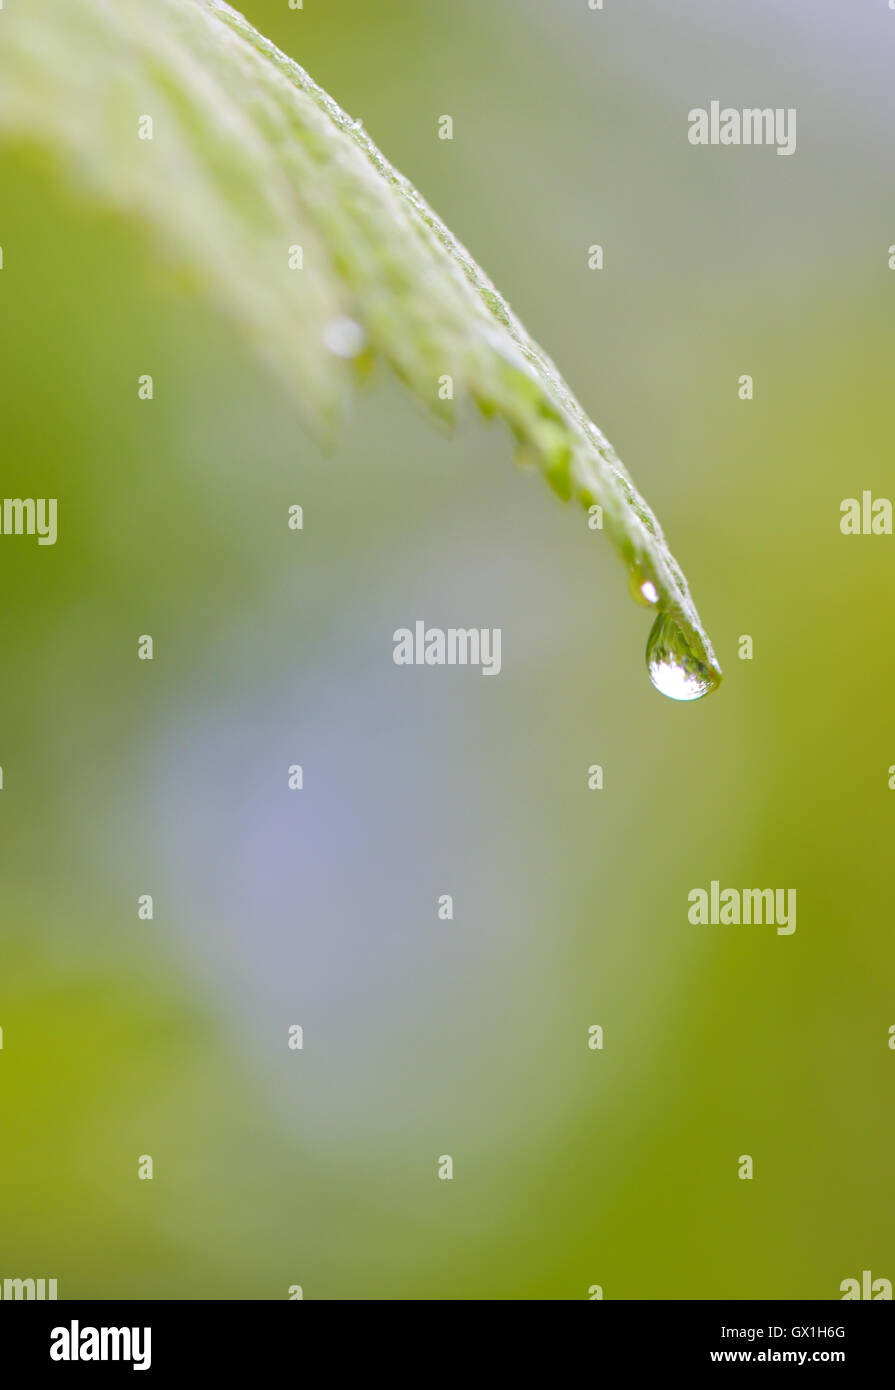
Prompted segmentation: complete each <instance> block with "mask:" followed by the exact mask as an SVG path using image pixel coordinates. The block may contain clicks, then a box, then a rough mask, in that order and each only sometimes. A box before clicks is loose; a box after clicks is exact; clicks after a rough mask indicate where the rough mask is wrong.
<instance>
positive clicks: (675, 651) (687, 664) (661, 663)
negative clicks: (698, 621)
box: [646, 613, 719, 700]
mask: <svg viewBox="0 0 895 1390" xmlns="http://www.w3.org/2000/svg"><path fill="white" fill-rule="evenodd" d="M646 665H647V670H648V671H649V678H650V680H651V681H652V683H653V685H654V686H655V687H656V689H657V690H658V691H659V692H660V694H662V695H667V696H668V698H669V700H700V699H701V698H702V696H703V695H708V694H709V692H710V691H712V690H715V689H716V687H717V686H718V684H719V677H718V676H717V675H716V673H715V672H714V671H712V670H711V669H710V668H709V667H708V666H706V665H705V664H704V662H702V661H700V660H699V659H698V657H696V656H694V655H693V652H692V651H691V650H690V646H689V644H688V642H687V639H686V637H685V636H684V634H683V632H682V631H681V628H680V625H679V623H678V622H677V621H676V620H675V619H674V618H673V617H672V616H671V614H670V613H660V614H659V616H658V618H657V619H656V621H655V622H654V623H653V626H652V631H651V632H650V635H649V639H648V641H647V644H646Z"/></svg>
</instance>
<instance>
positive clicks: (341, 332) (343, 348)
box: [323, 316, 364, 357]
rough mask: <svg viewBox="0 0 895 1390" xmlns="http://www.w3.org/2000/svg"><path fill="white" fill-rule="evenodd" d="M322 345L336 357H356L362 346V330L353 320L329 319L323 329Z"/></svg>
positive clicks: (341, 317)
mask: <svg viewBox="0 0 895 1390" xmlns="http://www.w3.org/2000/svg"><path fill="white" fill-rule="evenodd" d="M323 343H324V346H325V347H327V348H329V350H330V352H332V353H334V354H335V356H336V357H356V356H357V354H358V353H359V352H360V350H361V348H362V347H363V345H364V330H363V329H362V328H361V326H360V324H359V323H355V321H354V319H349V318H346V317H344V316H338V317H336V318H332V319H329V320H328V321H327V322H326V323H325V324H324V327H323Z"/></svg>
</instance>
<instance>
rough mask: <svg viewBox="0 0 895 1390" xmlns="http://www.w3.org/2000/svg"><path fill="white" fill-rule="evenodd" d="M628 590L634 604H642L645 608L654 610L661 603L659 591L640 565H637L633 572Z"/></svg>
mask: <svg viewBox="0 0 895 1390" xmlns="http://www.w3.org/2000/svg"><path fill="white" fill-rule="evenodd" d="M628 588H629V589H630V590H631V597H632V598H633V600H634V602H635V603H640V604H642V605H643V607H644V608H654V607H655V605H656V604H657V603H658V602H659V590H658V589H657V588H656V586H655V584H654V583H653V581H652V580H651V579H649V578H648V577H647V575H646V574H645V573H644V571H643V570H642V569H641V568H640V566H639V565H635V566H634V567H633V569H632V570H631V575H630V578H629V580H628Z"/></svg>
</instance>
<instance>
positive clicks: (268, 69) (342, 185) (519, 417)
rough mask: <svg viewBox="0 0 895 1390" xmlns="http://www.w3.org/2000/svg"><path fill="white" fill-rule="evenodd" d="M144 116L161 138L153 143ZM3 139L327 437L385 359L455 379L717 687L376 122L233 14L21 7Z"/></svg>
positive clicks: (3, 76)
mask: <svg viewBox="0 0 895 1390" xmlns="http://www.w3.org/2000/svg"><path fill="white" fill-rule="evenodd" d="M144 116H149V117H151V119H152V138H151V139H139V138H138V123H139V121H140V119H141V117H144ZM0 139H2V140H3V141H4V142H6V143H13V144H26V145H29V146H31V147H35V146H36V147H38V148H39V149H40V150H41V151H43V152H48V153H49V154H50V155H51V156H52V157H53V158H54V159H55V160H56V161H57V163H58V165H59V167H60V168H61V169H62V170H63V171H64V172H65V174H66V175H67V177H68V178H69V179H70V180H71V181H73V183H74V184H75V186H76V187H77V188H78V190H79V191H80V192H81V193H82V194H83V195H85V196H87V197H89V198H92V199H94V200H100V201H101V202H102V203H104V204H105V205H107V206H108V207H109V208H111V209H114V210H115V211H116V212H117V213H119V214H122V215H124V216H126V217H128V218H130V219H132V220H133V221H134V222H136V223H137V224H138V225H139V226H140V228H141V229H143V230H144V231H145V232H146V233H147V234H148V235H150V236H151V237H152V238H153V239H154V241H155V242H156V243H157V245H159V246H160V247H161V248H162V249H163V250H164V252H165V254H166V255H167V256H168V257H169V258H170V259H171V260H172V261H173V262H174V263H175V264H176V266H177V267H178V269H179V270H180V271H181V272H182V273H183V274H184V275H185V276H186V277H187V278H188V280H189V281H190V282H191V283H194V284H195V285H196V286H197V287H198V288H199V289H200V291H201V292H202V293H204V294H205V295H207V296H208V298H209V299H210V300H211V301H213V302H215V303H216V304H217V305H218V306H219V307H221V308H222V309H223V310H225V312H226V313H227V314H228V315H229V316H230V317H231V319H232V320H233V321H234V322H235V323H236V324H238V326H239V327H240V329H241V331H242V333H243V334H244V335H246V336H247V337H248V339H249V340H250V341H251V342H252V344H253V345H254V346H255V348H256V349H257V351H258V352H260V353H261V354H263V356H264V357H265V358H266V359H267V361H268V362H269V364H270V366H271V368H272V369H273V370H274V371H276V372H277V373H278V374H279V375H280V376H281V378H282V379H283V380H284V381H285V383H286V385H287V387H288V389H289V390H290V391H291V392H292V393H294V395H295V396H296V397H297V398H298V400H299V401H300V403H301V404H302V406H303V408H304V411H305V413H306V416H307V418H308V420H309V423H310V424H311V426H312V428H314V429H315V430H316V431H317V432H318V434H321V435H324V436H328V435H329V434H330V433H331V432H332V430H333V429H334V427H335V425H336V423H337V421H338V418H339V415H340V411H341V407H342V405H343V402H344V398H345V395H346V393H347V392H348V391H349V390H350V389H351V387H352V384H353V381H354V379H355V377H356V374H357V372H358V370H359V369H360V368H362V367H363V366H365V365H366V364H367V363H368V362H369V360H371V359H372V358H373V357H374V356H381V357H383V358H384V359H385V360H387V361H388V362H389V363H390V365H391V367H392V368H393V369H394V371H395V372H396V373H397V374H398V375H399V376H400V377H401V378H402V379H403V380H404V381H405V382H406V383H407V384H408V386H409V387H410V388H411V390H412V391H413V392H414V393H415V394H416V395H417V396H418V397H419V398H420V399H421V400H423V401H424V402H425V403H426V404H427V405H428V406H430V407H431V408H432V409H434V410H436V411H440V412H441V413H445V414H450V413H451V412H452V411H453V409H454V405H455V402H453V401H443V400H441V399H440V397H439V391H438V383H439V379H440V378H442V377H445V376H450V377H451V378H452V381H453V391H454V396H455V397H456V399H462V398H463V397H464V396H465V397H468V398H471V399H472V400H474V401H475V402H476V403H477V404H478V405H479V407H480V408H481V410H482V411H483V412H484V413H486V414H489V415H496V416H501V417H502V418H503V419H504V420H505V421H506V422H507V423H508V425H509V427H510V429H511V430H512V432H513V434H514V435H515V437H516V439H517V441H518V444H519V447H520V450H521V451H522V453H523V454H525V455H526V456H531V457H533V458H534V459H536V460H537V462H538V464H539V465H540V467H541V469H542V470H543V472H544V475H545V477H546V479H547V481H548V482H549V483H550V485H551V487H552V488H553V489H554V490H555V491H556V492H557V493H558V494H559V495H560V496H561V497H563V498H570V497H574V498H576V499H577V500H578V501H579V502H580V503H582V504H583V505H584V506H586V507H590V506H592V505H594V504H596V505H599V506H600V507H601V508H602V521H603V529H605V531H606V532H607V534H608V535H609V536H610V537H611V539H612V541H613V542H614V543H615V545H616V546H617V548H618V550H619V551H620V553H621V555H622V557H623V559H624V561H625V563H626V564H627V565H628V567H629V568H630V569H632V570H634V571H635V572H636V574H637V580H638V586H639V584H640V582H641V581H643V582H644V583H646V584H647V585H652V586H654V588H655V591H656V594H657V596H658V604H657V607H658V609H659V610H660V611H661V612H662V613H666V614H670V615H671V616H672V617H673V619H674V620H675V622H676V624H677V625H678V627H679V629H680V634H681V638H682V641H683V642H684V644H685V648H686V649H689V654H690V658H691V660H692V662H693V663H694V664H695V667H696V668H698V669H699V670H701V671H703V672H704V673H705V675H706V678H707V684H708V686H709V688H713V687H714V685H716V684H717V682H718V680H720V675H721V671H720V667H719V666H718V662H717V660H716V658H715V655H714V652H713V651H712V648H711V645H710V643H709V640H708V637H707V635H706V633H705V631H704V630H703V627H702V624H701V623H700V620H699V616H698V614H697V612H696V609H695V607H694V605H693V602H692V600H691V598H690V595H689V591H688V588H687V584H686V581H685V579H684V576H683V574H682V573H681V570H680V568H679V566H678V565H677V563H676V561H675V560H674V557H673V556H672V554H671V552H670V550H669V548H668V545H667V543H666V541H665V538H664V536H663V534H662V530H661V528H660V526H659V524H658V522H657V521H656V518H655V516H654V515H653V513H652V512H651V510H650V508H649V507H648V506H647V504H646V502H645V501H644V499H643V498H642V497H641V496H640V494H639V493H638V492H637V490H636V488H635V487H634V484H633V483H632V481H631V478H630V476H629V474H628V472H627V470H626V469H625V468H624V466H623V465H622V463H621V462H620V460H619V459H618V457H617V456H616V454H615V452H614V450H613V449H612V447H611V445H610V444H609V443H608V441H607V440H606V439H605V438H604V436H603V435H602V434H601V433H600V431H599V429H598V428H597V426H596V425H595V424H594V423H593V421H592V420H590V419H589V418H588V416H587V414H586V413H585V411H584V410H583V409H582V407H581V406H580V405H579V403H578V401H577V400H576V399H575V397H574V396H573V395H572V393H571V391H570V390H569V388H568V386H567V385H566V383H565V382H564V381H563V379H562V377H561V376H560V374H559V372H558V371H557V369H556V367H555V366H554V364H553V363H552V362H551V360H550V359H549V358H548V357H547V356H546V354H545V353H544V352H543V351H542V349H541V348H540V347H539V346H538V345H537V343H535V342H533V341H532V339H531V338H530V337H529V335H528V334H527V332H526V331H525V329H524V327H523V326H522V324H521V323H520V322H519V320H518V319H517V318H516V316H515V315H514V314H513V312H512V310H511V309H510V307H509V305H508V304H507V303H506V301H505V300H504V299H503V298H502V297H501V296H500V294H498V292H497V290H496V289H495V288H494V285H493V284H492V283H491V281H490V280H489V279H488V277H487V276H486V275H485V274H484V272H483V271H482V270H481V269H480V268H479V266H478V265H477V264H476V263H475V261H474V260H473V259H472V257H471V256H470V255H469V252H468V251H467V250H466V249H465V248H464V247H463V246H461V245H460V243H459V242H458V241H457V240H456V238H455V237H454V236H453V235H452V233H451V232H450V231H449V230H448V228H447V227H446V226H445V225H444V223H443V222H441V221H440V219H439V218H438V217H436V215H435V213H434V212H433V211H432V210H431V208H430V207H429V206H428V204H427V203H426V202H425V201H424V200H423V198H422V197H421V196H420V194H419V193H418V192H417V191H416V189H415V188H414V187H413V186H412V185H411V184H410V183H409V182H408V181H407V179H405V178H404V177H403V176H402V175H401V174H399V173H398V172H397V171H396V170H395V169H393V168H392V166H391V165H390V164H389V163H388V161H387V160H386V159H385V158H384V156H383V155H382V154H381V153H380V151H379V150H378V149H377V148H376V146H375V145H374V144H373V142H372V141H371V140H370V139H369V137H368V136H367V134H366V133H365V131H364V130H363V128H362V126H361V124H360V122H357V121H352V120H351V118H350V117H349V116H347V115H346V114H345V112H344V111H342V110H341V109H340V108H339V106H337V104H336V103H335V102H334V101H333V99H332V98H331V97H330V96H328V95H327V93H326V92H324V91H322V90H321V88H320V87H318V86H317V85H316V84H315V83H314V82H312V80H311V79H310V77H309V76H308V75H307V73H305V72H304V71H303V70H302V69H301V68H300V67H298V65H297V64H296V63H294V62H292V61H291V60H290V59H289V58H287V57H286V56H285V55H284V54H283V53H281V52H280V51H279V50H278V49H277V48H275V47H274V45H273V44H271V43H269V42H268V40H266V39H265V38H263V37H262V36H261V35H260V34H259V33H257V31H256V30H254V29H253V28H252V27H251V25H250V24H248V22H247V21H246V20H245V19H244V18H243V17H242V16H241V15H240V14H238V13H237V12H236V11H235V10H233V9H231V8H230V6H229V5H226V4H223V3H221V0H152V3H151V4H147V3H146V0H77V3H71V0H65V3H62V0H27V3H26V0H12V3H11V4H8V5H7V8H6V9H5V10H4V11H3V12H2V13H0ZM293 247H300V248H301V263H302V266H301V269H292V268H290V265H289V256H290V248H293ZM292 254H293V260H294V259H295V253H294V252H293V253H292ZM353 325H358V326H359V327H360V329H361V330H362V332H363V342H364V348H363V350H362V351H361V352H360V353H359V354H357V353H355V346H356V344H354V343H352V342H351V337H352V334H353V333H354V334H355V335H356V329H354V328H353ZM357 336H358V337H359V335H357ZM334 349H335V350H334ZM352 359H353V360H352Z"/></svg>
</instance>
